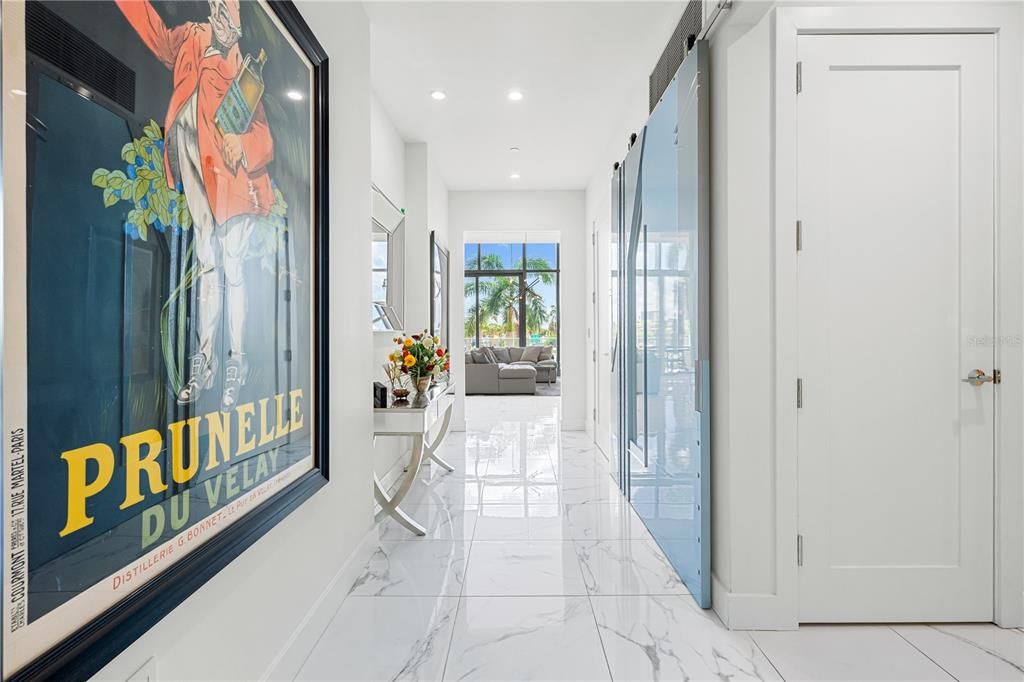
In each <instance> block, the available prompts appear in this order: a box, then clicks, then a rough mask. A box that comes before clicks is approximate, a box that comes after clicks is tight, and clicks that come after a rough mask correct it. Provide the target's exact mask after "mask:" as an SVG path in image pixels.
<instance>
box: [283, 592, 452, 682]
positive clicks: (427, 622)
mask: <svg viewBox="0 0 1024 682" xmlns="http://www.w3.org/2000/svg"><path fill="white" fill-rule="evenodd" d="M458 603H459V600H458V598H457V597H349V598H347V599H346V600H345V601H344V602H342V604H341V607H340V608H339V609H338V612H337V613H336V614H335V616H334V618H333V619H332V620H331V622H330V624H329V625H328V626H327V629H326V630H324V632H323V634H322V635H321V636H320V639H319V641H318V642H317V644H316V646H315V647H314V648H313V650H312V652H310V655H309V657H308V658H307V659H306V662H305V663H304V664H303V666H302V668H301V669H300V670H299V674H298V675H297V676H296V678H295V679H296V680H440V679H441V676H442V673H443V672H444V664H445V660H446V659H447V656H448V645H449V644H450V642H451V633H452V628H453V626H454V623H455V612H456V610H457V607H458Z"/></svg>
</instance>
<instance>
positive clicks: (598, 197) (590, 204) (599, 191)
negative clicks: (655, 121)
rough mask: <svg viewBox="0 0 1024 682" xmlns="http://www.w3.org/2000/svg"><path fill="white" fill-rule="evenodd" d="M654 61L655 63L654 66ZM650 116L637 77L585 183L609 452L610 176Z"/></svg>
mask: <svg viewBox="0 0 1024 682" xmlns="http://www.w3.org/2000/svg"><path fill="white" fill-rule="evenodd" d="M652 66H653V65H652ZM648 115H649V112H648V105H647V81H646V79H643V78H637V83H636V87H635V88H634V89H633V92H631V93H629V94H628V96H627V97H625V98H624V100H623V113H622V116H621V117H620V120H619V122H618V123H617V124H616V126H615V130H614V131H613V132H612V134H611V135H609V137H608V139H607V140H605V141H604V142H603V143H602V144H601V145H600V146H599V148H600V150H601V152H600V154H599V155H598V159H597V163H596V166H595V168H594V173H593V175H592V176H591V178H590V182H589V183H588V184H587V189H586V229H587V231H588V233H589V232H593V231H595V230H596V232H597V238H596V240H594V242H593V243H592V242H591V240H590V238H589V237H588V238H587V240H586V249H587V256H586V262H587V275H586V285H587V294H586V300H587V303H588V305H587V320H586V324H587V329H589V330H591V333H590V337H589V338H588V339H587V342H588V347H587V353H588V360H589V358H591V357H593V356H592V355H591V353H592V352H593V351H595V350H596V351H597V363H596V364H595V363H592V362H588V366H587V370H588V371H587V388H586V392H587V403H586V414H587V431H588V432H589V433H590V434H591V435H592V437H593V438H594V441H595V442H596V443H597V445H598V447H600V448H601V450H602V451H604V453H605V454H608V453H610V452H611V443H610V440H609V437H610V435H611V428H612V424H613V423H614V419H615V417H614V416H613V415H612V414H611V412H610V406H611V400H610V397H611V391H612V389H611V374H610V371H611V367H610V364H609V363H610V362H611V339H612V327H613V326H614V323H613V321H612V320H611V293H612V291H611V287H612V283H611V270H612V262H611V253H610V251H611V248H610V247H611V212H612V207H611V181H612V164H614V163H615V162H617V161H622V159H623V158H624V157H625V156H626V151H627V149H628V143H629V135H630V134H631V133H634V132H637V131H639V130H640V129H641V128H642V127H643V125H644V123H645V122H646V121H647V117H648ZM595 248H596V249H597V257H598V276H597V290H596V300H597V304H598V305H599V306H600V314H599V315H598V319H597V320H596V322H595V320H594V307H593V305H591V304H590V302H591V300H592V298H591V296H592V295H594V294H595V292H594V275H593V263H594V255H593V250H594V249H595ZM595 388H596V391H597V404H596V405H595V404H594V403H595ZM595 407H596V408H597V420H596V423H595V420H594V418H593V415H594V411H593V410H594V408H595Z"/></svg>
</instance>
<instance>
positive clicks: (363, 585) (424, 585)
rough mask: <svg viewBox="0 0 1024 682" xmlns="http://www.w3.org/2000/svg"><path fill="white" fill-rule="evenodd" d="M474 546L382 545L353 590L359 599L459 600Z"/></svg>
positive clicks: (426, 542) (433, 543)
mask: <svg viewBox="0 0 1024 682" xmlns="http://www.w3.org/2000/svg"><path fill="white" fill-rule="evenodd" d="M469 547H470V543H468V542H455V541H446V540H424V539H420V540H419V541H416V542H382V543H380V546H379V547H378V548H377V550H376V551H375V552H374V553H373V555H372V556H371V557H370V559H369V561H367V563H366V565H365V566H364V567H363V569H362V571H361V572H360V575H359V577H358V578H356V580H355V582H354V583H353V585H352V587H351V588H350V589H349V594H350V595H357V596H376V597H379V596H394V595H401V596H427V597H434V596H439V595H440V596H458V595H459V594H461V593H462V584H463V581H464V579H465V574H466V558H467V557H468V556H469Z"/></svg>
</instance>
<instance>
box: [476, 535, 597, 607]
mask: <svg viewBox="0 0 1024 682" xmlns="http://www.w3.org/2000/svg"><path fill="white" fill-rule="evenodd" d="M586 593H587V589H586V587H585V585H584V583H583V574H582V573H581V572H580V564H579V560H578V559H577V558H576V552H575V550H574V547H573V544H572V543H571V542H534V541H518V540H512V541H501V542H486V541H477V542H474V543H473V551H472V552H471V554H470V556H469V566H468V567H467V568H466V584H465V589H464V590H463V594H464V595H465V596H467V597H481V596H496V595H502V596H536V595H585V594H586Z"/></svg>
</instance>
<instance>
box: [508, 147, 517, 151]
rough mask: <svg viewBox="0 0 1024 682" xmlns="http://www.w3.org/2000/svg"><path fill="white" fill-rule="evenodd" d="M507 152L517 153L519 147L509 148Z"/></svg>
mask: <svg viewBox="0 0 1024 682" xmlns="http://www.w3.org/2000/svg"><path fill="white" fill-rule="evenodd" d="M508 150H509V151H510V152H518V151H519V147H509V148H508Z"/></svg>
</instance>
